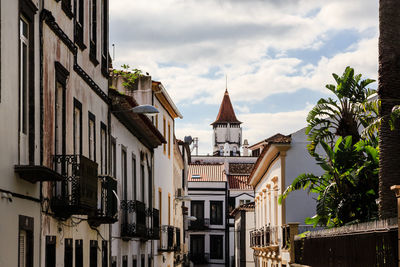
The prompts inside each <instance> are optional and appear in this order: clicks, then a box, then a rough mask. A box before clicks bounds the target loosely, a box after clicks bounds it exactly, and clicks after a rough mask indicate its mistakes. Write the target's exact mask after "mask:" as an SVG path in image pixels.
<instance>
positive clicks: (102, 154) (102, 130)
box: [100, 122, 107, 174]
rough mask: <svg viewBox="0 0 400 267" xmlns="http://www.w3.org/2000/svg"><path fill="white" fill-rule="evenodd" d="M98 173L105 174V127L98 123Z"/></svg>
mask: <svg viewBox="0 0 400 267" xmlns="http://www.w3.org/2000/svg"><path fill="white" fill-rule="evenodd" d="M100 171H101V174H106V173H107V126H106V125H105V124H104V123H103V122H101V123H100Z"/></svg>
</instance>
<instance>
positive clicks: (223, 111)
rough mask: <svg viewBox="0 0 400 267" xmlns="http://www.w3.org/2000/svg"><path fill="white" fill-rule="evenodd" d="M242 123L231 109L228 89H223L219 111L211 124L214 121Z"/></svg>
mask: <svg viewBox="0 0 400 267" xmlns="http://www.w3.org/2000/svg"><path fill="white" fill-rule="evenodd" d="M227 122H229V123H242V122H240V121H239V120H238V119H237V118H236V115H235V111H234V110H233V106H232V103H231V99H230V98H229V93H228V89H227V90H225V94H224V98H223V99H222V103H221V106H220V107H219V112H218V116H217V119H216V120H215V121H214V122H213V123H211V125H213V124H215V123H227Z"/></svg>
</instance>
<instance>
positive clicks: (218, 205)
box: [210, 201, 222, 225]
mask: <svg viewBox="0 0 400 267" xmlns="http://www.w3.org/2000/svg"><path fill="white" fill-rule="evenodd" d="M210 224H219V225H220V224H222V201H210Z"/></svg>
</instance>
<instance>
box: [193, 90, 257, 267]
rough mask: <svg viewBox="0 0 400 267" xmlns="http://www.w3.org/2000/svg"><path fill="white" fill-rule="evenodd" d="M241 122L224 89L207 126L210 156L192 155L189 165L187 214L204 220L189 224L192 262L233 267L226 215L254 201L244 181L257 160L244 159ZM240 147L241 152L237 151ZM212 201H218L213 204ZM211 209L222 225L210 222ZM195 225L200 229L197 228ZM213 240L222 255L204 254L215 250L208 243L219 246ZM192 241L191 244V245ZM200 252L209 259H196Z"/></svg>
mask: <svg viewBox="0 0 400 267" xmlns="http://www.w3.org/2000/svg"><path fill="white" fill-rule="evenodd" d="M241 123H242V122H240V121H239V120H238V119H237V118H236V115H235V111H234V109H233V106H232V103H231V100H230V97H229V93H228V90H225V93H224V97H223V100H222V103H221V106H220V108H219V112H218V115H217V118H216V120H215V121H214V122H213V123H212V124H211V125H212V127H213V140H214V142H213V155H212V156H208V155H207V156H204V155H196V156H192V158H191V159H192V160H191V162H192V164H191V165H190V166H189V177H188V179H189V188H188V192H189V196H190V198H191V199H192V201H191V202H190V204H188V205H189V206H190V215H191V216H194V217H198V216H200V217H199V218H201V219H202V220H204V223H201V221H202V220H200V221H195V222H191V223H190V225H192V226H191V227H189V231H188V234H189V243H190V246H189V250H190V255H191V258H192V260H193V261H195V262H203V263H204V262H208V264H209V265H212V264H217V265H225V266H234V254H235V248H234V218H233V217H231V216H230V212H231V211H232V210H233V209H235V208H236V207H238V206H239V205H240V204H244V203H249V202H253V201H254V193H253V189H252V187H251V186H249V184H248V180H249V175H250V172H251V170H252V168H253V165H254V163H255V162H256V160H257V158H255V157H251V156H248V142H247V140H245V141H244V142H243V145H242V128H241ZM241 148H243V153H241V152H240V149H241ZM198 176H200V177H198ZM199 188H201V189H199ZM216 196H218V197H217V198H216ZM214 199H218V200H217V202H215V200H214ZM218 201H219V202H218ZM202 203H203V204H202ZM193 205H194V206H193ZM215 205H218V206H215ZM214 206H215V207H214ZM212 209H216V210H218V212H219V210H221V212H222V213H223V215H221V218H223V219H222V224H216V225H213V224H212V223H211V221H212V220H211V216H214V215H213V213H212ZM197 210H204V211H205V213H204V212H200V213H197ZM204 216H206V217H204ZM215 216H216V215H215ZM218 216H220V215H218ZM208 221H210V223H209V225H208ZM197 224H203V226H201V227H197V226H196V225H197ZM193 225H195V227H193ZM201 236H204V238H203V237H201ZM215 238H218V240H219V239H220V238H222V240H223V241H222V243H223V244H222V245H223V247H222V249H223V255H222V256H221V255H217V256H216V255H214V254H213V255H211V254H209V255H208V254H207V253H216V252H215V251H219V250H214V249H212V248H211V244H213V246H214V245H216V244H218V245H219V243H218V242H217V243H215V242H213V241H214V239H215ZM192 241H193V242H195V243H193V244H192ZM200 244H201V245H200ZM199 251H200V252H199ZM203 251H204V252H205V253H206V256H207V257H208V256H209V259H208V258H207V259H204V257H202V256H201V257H200V256H199V257H200V259H199V257H198V255H200V254H201V253H202V252H203Z"/></svg>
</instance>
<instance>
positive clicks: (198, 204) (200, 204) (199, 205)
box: [190, 201, 204, 221]
mask: <svg viewBox="0 0 400 267" xmlns="http://www.w3.org/2000/svg"><path fill="white" fill-rule="evenodd" d="M190 205H191V207H190V211H191V213H190V215H191V216H194V217H196V218H197V220H196V221H203V220H204V201H192V202H191V203H190Z"/></svg>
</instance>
